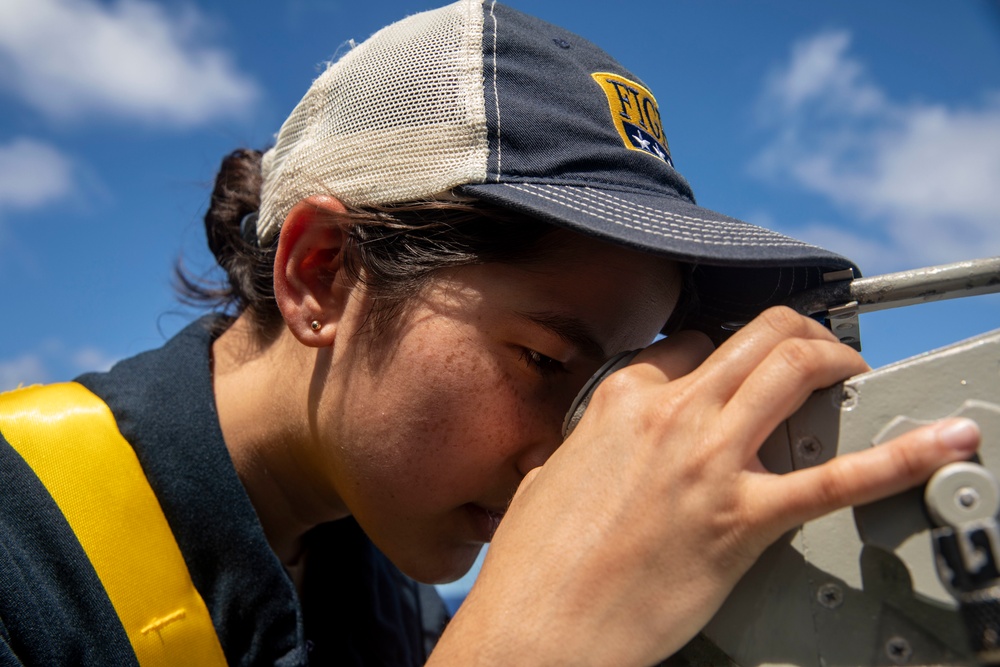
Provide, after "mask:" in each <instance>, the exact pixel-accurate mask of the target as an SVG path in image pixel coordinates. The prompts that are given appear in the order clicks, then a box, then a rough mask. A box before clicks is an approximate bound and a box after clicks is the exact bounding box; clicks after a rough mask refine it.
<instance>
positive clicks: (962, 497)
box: [955, 486, 979, 510]
mask: <svg viewBox="0 0 1000 667" xmlns="http://www.w3.org/2000/svg"><path fill="white" fill-rule="evenodd" d="M955 502H957V503H958V504H959V506H961V507H963V508H965V509H967V510H971V509H972V508H974V507H975V506H976V505H978V504H979V492H978V491H976V490H975V489H974V488H972V487H971V486H963V487H962V488H961V489H959V490H958V491H956V492H955Z"/></svg>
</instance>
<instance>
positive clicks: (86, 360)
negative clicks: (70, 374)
mask: <svg viewBox="0 0 1000 667" xmlns="http://www.w3.org/2000/svg"><path fill="white" fill-rule="evenodd" d="M72 361H73V365H74V366H75V367H76V370H77V371H78V372H80V373H84V372H87V371H106V370H108V369H109V368H111V367H112V366H113V365H114V364H115V362H116V361H118V357H112V356H110V355H108V354H107V353H106V352H104V351H102V350H98V349H97V348H93V347H85V348H83V349H82V350H78V351H77V352H76V353H75V354H74V355H73V359H72Z"/></svg>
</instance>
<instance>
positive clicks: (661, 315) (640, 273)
mask: <svg viewBox="0 0 1000 667" xmlns="http://www.w3.org/2000/svg"><path fill="white" fill-rule="evenodd" d="M442 277H445V280H446V281H449V278H451V279H455V280H457V282H458V283H460V284H462V285H463V286H464V287H468V288H470V289H471V291H472V292H473V293H476V294H477V295H478V298H477V299H476V300H477V301H479V302H481V303H485V304H488V305H492V306H499V307H502V308H503V309H504V310H507V311H513V312H517V313H520V314H523V315H527V316H530V317H534V318H537V319H553V318H554V319H559V318H569V319H573V320H576V321H579V322H581V323H582V325H583V326H585V327H586V328H587V329H589V330H591V331H593V333H594V335H595V336H596V337H597V338H599V339H601V340H602V341H603V342H604V343H605V344H607V345H610V346H611V347H615V346H616V344H617V343H616V341H618V340H619V339H621V340H624V339H626V338H627V339H629V340H639V342H640V343H642V344H646V343H648V342H649V340H651V339H652V337H653V336H655V334H657V333H658V332H659V331H660V329H662V327H663V325H664V324H665V322H666V320H667V318H668V317H669V315H670V313H671V312H672V310H673V308H674V307H675V306H676V304H677V300H678V296H679V294H680V288H681V272H680V270H679V267H678V265H677V263H676V262H673V261H671V260H668V259H665V258H662V257H657V256H654V255H651V254H648V253H643V252H640V251H637V250H632V249H628V248H624V247H621V246H617V245H614V244H611V243H607V242H604V241H600V240H598V239H594V238H592V237H588V236H583V235H581V234H577V233H575V232H571V231H567V230H557V231H554V232H552V233H551V234H548V235H546V237H545V238H544V239H543V240H542V241H541V242H540V244H539V248H538V251H537V252H535V253H531V254H530V255H529V257H528V258H526V259H525V260H523V261H519V262H516V263H512V264H504V263H492V264H483V265H477V266H468V267H462V268H461V269H456V270H454V271H453V272H446V274H445V276H442ZM647 338H648V339H649V340H645V339H647ZM643 341H644V342H643Z"/></svg>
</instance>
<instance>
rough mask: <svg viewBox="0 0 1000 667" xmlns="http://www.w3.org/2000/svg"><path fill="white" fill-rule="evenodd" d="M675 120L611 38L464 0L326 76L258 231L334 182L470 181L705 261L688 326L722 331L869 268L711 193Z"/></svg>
mask: <svg viewBox="0 0 1000 667" xmlns="http://www.w3.org/2000/svg"><path fill="white" fill-rule="evenodd" d="M668 125H669V123H668V122H666V121H665V119H664V115H662V114H661V107H660V103H659V102H658V101H657V98H656V97H655V96H654V95H653V92H652V91H650V90H649V88H648V87H647V86H645V85H644V84H643V83H642V81H641V80H640V79H639V78H638V77H637V76H635V75H634V74H632V73H631V72H629V71H628V70H627V69H625V68H624V67H623V66H622V65H621V64H619V63H618V62H617V61H616V60H614V59H613V58H612V57H611V56H609V55H608V54H607V53H605V52H604V51H603V50H601V49H600V48H598V47H597V46H595V45H594V44H592V43H590V42H588V41H587V40H585V39H583V38H581V37H579V36H577V35H575V34H573V33H570V32H568V31H566V30H563V29H562V28H559V27H557V26H554V25H552V24H549V23H547V22H544V21H541V20H539V19H537V18H534V17H532V16H528V15H526V14H524V13H522V12H519V11H517V10H515V9H513V8H510V7H507V6H505V5H502V4H500V3H496V2H492V1H491V0H485V1H484V0H460V1H459V2H455V3H454V4H450V5H447V6H445V7H441V8H439V9H435V10H431V11H427V12H423V13H419V14H415V15H412V16H410V17H408V18H405V19H403V20H401V21H399V22H397V23H394V24H392V25H390V26H388V27H386V28H383V29H382V30H380V31H378V32H377V33H375V34H374V35H373V36H372V37H370V38H369V39H368V40H366V41H365V42H363V43H361V44H360V45H357V46H356V47H354V48H352V49H350V50H349V51H348V52H347V53H345V54H344V55H343V56H342V57H341V58H340V59H339V60H337V61H336V62H334V63H332V64H330V65H329V66H328V67H327V69H326V70H325V71H324V72H323V74H321V75H320V76H319V77H318V78H317V79H316V81H315V82H314V83H313V84H312V86H311V87H310V89H309V90H308V92H306V94H305V96H304V97H303V98H302V100H301V101H300V102H299V104H298V105H297V106H296V107H295V109H294V110H293V111H292V113H291V115H290V116H289V117H288V119H287V120H286V121H285V123H284V125H283V126H282V128H281V130H280V132H279V133H278V135H277V139H276V142H275V144H274V146H273V147H272V148H271V149H270V150H268V151H267V152H266V153H265V155H264V158H263V162H262V171H263V176H264V185H263V190H262V201H261V209H260V214H259V217H258V219H257V235H258V239H259V240H260V242H261V243H267V242H269V241H270V240H271V239H273V237H274V236H275V235H276V234H277V232H278V230H279V228H280V225H281V223H282V221H283V220H284V218H285V216H286V215H287V213H288V211H289V210H290V209H291V208H292V206H294V204H295V203H296V202H298V201H300V200H302V199H304V198H306V197H308V196H310V195H313V194H318V193H323V194H332V195H335V196H337V197H338V198H340V199H341V200H342V201H343V202H344V203H345V204H348V205H353V206H362V207H363V206H365V205H380V206H383V205H392V204H399V203H405V202H414V201H426V200H432V199H440V198H444V197H449V196H454V195H456V194H457V195H460V196H463V197H471V198H474V199H478V200H481V201H483V202H488V203H490V204H492V205H494V206H498V207H501V208H504V209H509V210H513V211H516V212H520V213H523V214H526V215H528V216H531V217H533V218H536V219H539V220H542V221H545V222H548V223H551V224H553V225H556V226H560V227H564V228H568V229H571V230H574V231H576V232H579V233H583V234H587V235H591V236H594V237H597V238H600V239H603V240H606V241H609V242H612V243H617V244H620V245H624V246H627V247H631V248H635V249H638V250H642V251H646V252H651V253H655V254H658V255H662V256H664V257H668V258H671V259H674V260H677V261H680V262H683V263H685V264H687V265H689V266H691V267H693V268H692V270H691V274H690V275H691V278H690V282H691V286H690V289H689V290H688V292H689V293H690V294H688V297H689V299H688V302H687V306H688V307H687V308H686V309H685V316H686V321H685V322H684V323H683V324H684V326H693V327H695V328H700V329H702V330H705V331H707V332H708V333H709V334H710V335H713V337H715V338H716V339H717V340H718V339H719V338H721V337H724V333H721V334H720V332H725V331H726V330H727V329H732V328H734V327H737V326H739V324H740V323H742V322H745V321H748V320H749V319H751V318H752V317H753V316H754V315H755V314H757V313H759V312H760V311H761V310H763V309H764V308H767V307H768V306H771V305H774V304H777V303H781V302H782V301H783V300H785V299H787V298H788V297H789V296H790V295H791V294H793V293H796V292H798V291H801V290H804V289H809V288H811V287H816V286H819V285H820V284H822V282H823V276H824V275H826V274H830V273H834V272H842V271H843V270H845V269H853V271H854V273H855V275H860V272H859V271H858V270H857V267H856V266H855V265H854V264H853V263H851V262H850V260H848V259H846V258H844V257H841V256H840V255H837V254H835V253H833V252H830V251H827V250H824V249H822V248H819V247H817V246H814V245H811V244H808V243H804V242H802V241H798V240H796V239H793V238H790V237H788V236H785V235H782V234H779V233H776V232H774V231H771V230H767V229H764V228H761V227H759V226H756V225H752V224H749V223H746V222H743V221H740V220H737V219H735V218H731V217H729V216H725V215H721V214H719V213H716V212H714V211H711V210H708V209H706V208H702V207H699V206H698V205H697V204H696V203H695V198H694V194H693V192H692V190H691V187H690V186H689V185H688V183H687V181H686V180H685V179H684V178H683V177H682V176H681V174H680V173H679V172H678V171H677V170H676V169H675V167H674V162H673V157H672V155H671V152H670V147H669V142H668V141H667V138H666V129H665V127H666V126H668ZM676 319H677V318H672V322H673V324H672V325H670V326H676V324H677V322H676Z"/></svg>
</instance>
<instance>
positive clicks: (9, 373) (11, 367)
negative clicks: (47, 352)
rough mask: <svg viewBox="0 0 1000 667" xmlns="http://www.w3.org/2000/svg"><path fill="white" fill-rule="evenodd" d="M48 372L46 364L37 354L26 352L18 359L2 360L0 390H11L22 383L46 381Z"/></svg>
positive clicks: (0, 365)
mask: <svg viewBox="0 0 1000 667" xmlns="http://www.w3.org/2000/svg"><path fill="white" fill-rule="evenodd" d="M47 379H48V374H47V373H46V371H45V365H44V364H43V363H42V360H41V359H40V358H39V357H38V356H37V355H35V354H26V355H24V356H21V357H18V358H17V359H10V360H7V361H3V360H0V391H9V390H11V389H16V388H17V387H19V386H22V385H25V386H26V385H30V384H38V383H40V382H45V381H47Z"/></svg>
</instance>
